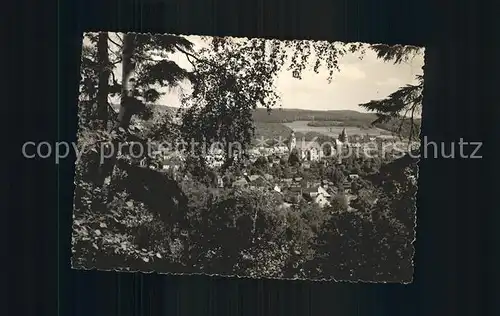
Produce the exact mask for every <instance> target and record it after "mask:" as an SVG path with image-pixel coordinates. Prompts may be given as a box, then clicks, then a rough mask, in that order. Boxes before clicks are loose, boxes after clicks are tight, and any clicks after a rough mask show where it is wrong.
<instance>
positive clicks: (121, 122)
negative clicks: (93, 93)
mask: <svg viewBox="0 0 500 316" xmlns="http://www.w3.org/2000/svg"><path fill="white" fill-rule="evenodd" d="M134 46H135V44H134V35H132V34H124V35H123V46H122V91H121V101H120V111H119V113H118V122H116V124H113V126H112V129H118V128H120V127H121V128H124V129H127V128H128V126H129V124H130V119H131V118H132V114H133V113H132V108H131V106H130V104H131V103H132V102H131V100H132V99H133V97H132V88H133V87H132V85H131V82H130V79H131V75H132V72H133V70H134V63H133V60H132V56H133V54H134ZM119 145H120V144H119V140H114V141H113V146H112V150H113V152H112V156H111V157H110V158H107V159H105V160H104V162H103V164H102V165H101V168H100V177H99V182H100V185H101V186H102V187H103V190H106V189H107V187H108V185H107V184H106V183H108V184H109V183H110V182H111V176H112V174H113V169H114V167H115V164H116V159H117V155H118V149H119ZM106 179H108V180H107V181H106Z"/></svg>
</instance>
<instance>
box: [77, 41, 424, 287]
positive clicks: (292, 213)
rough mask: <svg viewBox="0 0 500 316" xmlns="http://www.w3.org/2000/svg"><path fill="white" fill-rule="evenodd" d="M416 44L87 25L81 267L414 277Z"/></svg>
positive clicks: (80, 156) (81, 103) (419, 77)
mask: <svg viewBox="0 0 500 316" xmlns="http://www.w3.org/2000/svg"><path fill="white" fill-rule="evenodd" d="M423 66H424V48H420V47H413V46H405V45H397V46H387V45H383V44H364V43H340V42H321V41H305V40H304V41H281V40H270V39H258V38H229V37H228V38H225V37H224V38H215V37H200V36H184V35H168V34H164V35H162V34H158V35H154V34H137V33H127V34H124V33H111V32H101V33H86V34H84V37H83V45H82V55H81V82H80V98H79V100H78V108H79V130H78V144H77V149H78V150H77V162H76V174H75V197H74V211H73V212H74V216H73V217H74V220H73V237H72V240H73V241H72V244H73V249H72V252H73V257H72V266H73V267H74V268H77V269H93V268H95V269H99V270H122V271H123V270H125V271H144V272H150V271H154V272H157V273H172V274H207V275H220V276H238V277H251V278H273V279H307V280H337V281H350V282H356V281H363V282H396V283H408V282H411V281H412V279H413V256H414V246H413V242H414V240H415V229H416V227H415V223H416V192H417V179H418V168H417V162H418V160H419V157H420V125H421V119H422V117H421V107H422V98H423Z"/></svg>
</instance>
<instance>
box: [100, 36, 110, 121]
mask: <svg viewBox="0 0 500 316" xmlns="http://www.w3.org/2000/svg"><path fill="white" fill-rule="evenodd" d="M97 60H98V63H99V82H98V88H97V120H98V122H99V128H102V129H107V126H108V106H109V104H108V94H109V76H110V74H111V68H110V62H109V55H108V33H107V32H101V33H99V37H98V40H97Z"/></svg>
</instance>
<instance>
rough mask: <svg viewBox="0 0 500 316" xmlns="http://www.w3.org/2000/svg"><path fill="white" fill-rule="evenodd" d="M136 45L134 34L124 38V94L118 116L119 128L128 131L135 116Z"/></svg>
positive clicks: (126, 35)
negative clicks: (133, 90)
mask: <svg viewBox="0 0 500 316" xmlns="http://www.w3.org/2000/svg"><path fill="white" fill-rule="evenodd" d="M134 49H135V43H134V36H133V35H132V34H125V35H124V36H123V49H122V93H121V102H120V112H119V114H118V127H122V128H124V129H127V128H128V126H129V124H130V119H131V118H132V115H133V109H132V106H133V104H132V103H133V100H134V98H133V96H132V89H133V86H132V82H131V79H132V72H133V71H134V68H135V64H134V62H133V60H132V56H133V54H134Z"/></svg>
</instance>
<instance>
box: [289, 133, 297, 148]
mask: <svg viewBox="0 0 500 316" xmlns="http://www.w3.org/2000/svg"><path fill="white" fill-rule="evenodd" d="M296 146H297V139H296V138H295V133H294V132H293V131H292V134H291V135H290V138H289V139H288V149H289V150H290V152H291V151H292V150H293V149H294V148H295V147H296Z"/></svg>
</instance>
